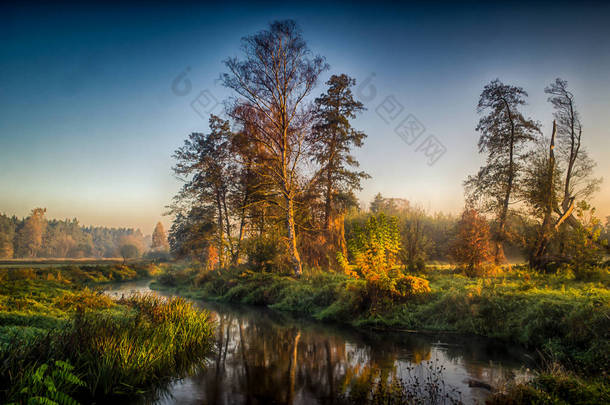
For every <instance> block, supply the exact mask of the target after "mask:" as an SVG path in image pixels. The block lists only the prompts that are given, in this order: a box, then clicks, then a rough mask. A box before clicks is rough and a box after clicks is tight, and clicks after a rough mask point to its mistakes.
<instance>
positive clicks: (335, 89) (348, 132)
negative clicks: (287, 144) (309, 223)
mask: <svg viewBox="0 0 610 405" xmlns="http://www.w3.org/2000/svg"><path fill="white" fill-rule="evenodd" d="M326 84H327V85H328V86H329V88H328V90H327V92H326V93H325V94H322V95H321V96H320V97H318V98H317V99H316V100H315V103H316V107H317V112H316V120H317V122H316V124H315V125H314V127H313V137H314V141H313V147H312V151H313V157H314V158H315V160H316V162H317V163H318V164H320V165H321V167H322V169H321V175H320V180H319V181H320V183H321V184H322V187H323V195H324V229H325V230H327V231H330V230H331V222H332V219H331V218H332V216H333V215H334V214H335V213H336V212H344V211H345V209H346V207H344V206H340V207H336V206H335V205H336V202H337V200H339V201H349V200H350V198H349V196H350V195H352V194H353V192H354V190H360V189H361V186H360V181H361V180H362V179H366V178H370V176H369V175H368V174H366V173H365V172H362V171H355V170H353V169H352V168H357V167H358V166H359V164H358V161H357V160H356V159H355V158H354V157H353V156H352V155H351V150H352V148H353V147H358V148H359V147H361V146H362V145H363V141H364V139H365V138H366V134H365V133H364V132H362V131H357V130H355V129H354V128H352V126H351V123H350V120H351V119H354V118H356V114H358V113H359V112H361V111H363V110H364V106H363V104H362V103H361V102H359V101H356V100H354V97H353V94H352V90H351V87H352V86H355V85H356V80H355V79H352V78H351V77H349V76H347V75H345V74H342V75H339V76H337V75H332V76H331V77H330V79H329V80H328V81H327V82H326Z"/></svg>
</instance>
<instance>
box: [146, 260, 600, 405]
mask: <svg viewBox="0 0 610 405" xmlns="http://www.w3.org/2000/svg"><path fill="white" fill-rule="evenodd" d="M417 276H418V277H420V278H423V279H424V281H425V280H427V281H428V282H429V286H430V290H431V291H429V292H423V293H420V294H415V295H412V296H410V297H408V298H405V299H396V298H387V297H381V298H380V297H379V296H377V295H375V290H374V289H372V288H371V287H370V286H369V285H367V283H366V282H365V281H364V280H362V279H354V278H350V277H348V276H345V275H342V274H325V273H322V274H317V275H309V276H306V277H303V278H301V279H299V280H295V279H293V278H292V277H287V276H281V275H277V274H273V273H255V272H251V271H248V270H245V269H232V270H224V271H220V272H217V271H214V272H209V273H203V272H200V271H199V270H198V269H197V268H196V267H192V266H189V265H182V266H168V267H167V268H166V269H165V271H164V273H163V274H161V275H160V276H159V277H158V279H157V281H156V282H155V283H154V284H153V288H159V289H165V290H170V291H173V292H177V293H179V294H182V295H186V296H190V297H194V298H206V299H216V300H222V301H233V302H240V303H246V304H256V305H266V306H269V307H271V308H274V309H277V310H281V311H289V312H292V313H296V314H300V315H305V316H309V317H313V318H316V319H319V320H323V321H331V322H339V323H348V324H351V325H353V326H357V327H374V328H391V329H398V330H442V331H452V332H460V333H472V334H477V335H482V336H487V337H493V338H497V339H501V340H503V341H505V342H506V343H507V344H519V345H521V346H523V347H525V348H527V349H529V350H532V351H537V352H539V353H540V354H541V359H544V361H546V362H547V363H556V364H560V365H561V367H562V368H563V369H565V370H567V371H566V372H565V373H563V374H562V376H563V377H565V376H566V375H568V376H570V375H572V376H573V375H576V376H582V377H583V378H585V380H582V381H586V382H585V383H584V387H585V388H583V389H588V388H589V387H598V385H599V387H601V388H600V390H601V391H600V392H601V393H602V398H607V395H608V390H607V389H606V387H607V386H608V385H607V378H608V377H607V375H606V374H605V373H606V372H607V370H608V368H609V365H610V357H609V356H610V355H609V353H610V290H609V289H608V287H609V284H610V277H609V275H608V269H607V268H606V269H598V271H595V272H592V273H591V274H588V275H587V277H575V275H574V273H573V272H570V271H563V272H560V273H558V274H539V273H535V272H532V271H529V270H528V269H526V268H519V267H513V268H512V269H510V270H508V269H506V270H504V271H502V272H500V273H498V274H496V275H495V276H491V277H485V278H477V277H474V278H471V277H467V276H464V275H462V274H460V273H458V272H455V271H454V270H453V269H450V268H444V269H443V268H436V269H428V270H427V271H425V272H422V273H420V274H417ZM563 377H562V378H563ZM566 378H567V377H566ZM575 378H577V379H578V377H575ZM564 380H565V378H564ZM562 381H563V380H562ZM578 381H581V380H578ZM576 385H578V384H576ZM546 386H548V384H547V385H546ZM578 386H580V385H578ZM541 387H542V386H538V388H533V389H541ZM530 388H531V387H530ZM595 389H597V388H595ZM598 391H599V390H598ZM596 392H597V391H596ZM557 395H559V394H557ZM591 395H593V396H595V395H597V394H591ZM603 395H606V397H603ZM557 398H560V397H557ZM598 398H599V396H598ZM592 403H594V402H592Z"/></svg>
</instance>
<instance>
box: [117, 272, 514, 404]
mask: <svg viewBox="0 0 610 405" xmlns="http://www.w3.org/2000/svg"><path fill="white" fill-rule="evenodd" d="M130 290H135V291H140V292H141V291H144V290H146V286H145V285H144V286H143V285H142V284H141V283H140V284H138V283H135V284H133V285H126V286H124V288H120V289H118V290H115V291H114V293H115V294H117V295H119V296H120V294H124V293H128V292H129V291H130ZM197 305H199V306H200V307H202V308H205V309H208V310H209V311H211V312H212V313H213V314H215V317H216V322H217V333H216V343H215V350H214V353H213V354H212V355H210V357H209V360H208V362H207V364H206V365H205V368H204V369H203V370H202V371H200V372H199V373H197V374H196V375H193V376H191V377H188V378H186V379H183V380H180V381H177V382H174V383H172V384H171V385H170V386H169V387H168V389H167V390H164V394H162V397H161V398H159V399H158V400H157V401H156V403H158V404H334V403H336V402H337V401H336V398H337V397H338V395H340V394H341V393H344V392H345V391H346V390H349V389H357V388H358V387H362V386H366V385H367V383H368V382H369V381H370V378H371V376H373V375H377V374H375V373H378V372H380V373H381V377H382V378H391V377H398V378H405V377H408V376H409V375H411V376H413V375H416V376H419V377H420V378H421V379H423V378H424V377H425V375H426V373H427V369H428V364H427V362H430V361H433V362H435V364H442V365H443V366H444V368H445V370H444V372H443V380H444V383H445V385H446V386H453V387H456V388H457V389H458V390H459V391H460V393H461V399H462V400H463V401H464V402H465V403H476V402H480V403H482V402H483V401H484V398H485V397H486V396H487V395H489V391H487V390H486V389H484V388H480V387H469V380H476V381H479V382H485V383H488V384H492V385H495V384H497V382H498V381H501V380H504V379H507V378H514V377H515V376H520V375H522V374H523V373H522V372H520V371H519V370H520V368H522V367H523V365H524V359H525V357H524V355H523V353H521V352H519V351H518V350H511V349H510V348H507V347H506V346H502V345H499V344H497V343H495V344H494V343H493V342H490V341H489V340H485V339H477V338H474V337H460V336H457V335H456V336H452V335H446V334H442V335H435V334H412V333H409V334H407V333H371V332H369V333H365V332H362V331H357V330H353V329H348V328H340V327H336V326H332V325H327V324H321V323H317V322H312V321H308V320H303V319H295V318H292V317H290V316H287V315H285V314H281V313H277V312H275V311H271V310H267V309H263V308H253V307H246V306H236V305H229V304H218V303H207V302H202V303H198V304H197Z"/></svg>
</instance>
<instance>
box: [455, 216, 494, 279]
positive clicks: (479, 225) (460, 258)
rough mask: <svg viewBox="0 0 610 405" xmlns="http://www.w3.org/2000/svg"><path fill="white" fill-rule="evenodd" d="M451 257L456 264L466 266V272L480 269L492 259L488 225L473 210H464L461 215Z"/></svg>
mask: <svg viewBox="0 0 610 405" xmlns="http://www.w3.org/2000/svg"><path fill="white" fill-rule="evenodd" d="M451 256H452V258H453V259H454V260H455V261H456V262H457V263H459V264H460V265H464V266H466V268H467V270H468V271H473V270H476V269H478V268H480V267H481V265H482V264H483V263H484V262H487V261H489V260H491V259H492V258H493V254H492V250H491V247H490V230H489V224H488V223H487V221H486V220H485V218H483V217H482V216H480V215H479V213H478V212H477V211H476V210H475V209H473V208H466V209H465V210H464V211H463V213H462V217H461V219H460V221H459V222H458V224H457V233H456V237H455V239H454V241H453V243H452V245H451Z"/></svg>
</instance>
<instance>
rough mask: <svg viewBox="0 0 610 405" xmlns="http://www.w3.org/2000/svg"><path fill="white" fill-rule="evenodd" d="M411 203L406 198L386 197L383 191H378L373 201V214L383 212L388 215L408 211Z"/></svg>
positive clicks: (371, 207)
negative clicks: (382, 193)
mask: <svg viewBox="0 0 610 405" xmlns="http://www.w3.org/2000/svg"><path fill="white" fill-rule="evenodd" d="M410 205H411V204H410V203H409V200H406V199H404V198H386V197H384V196H383V195H381V193H377V194H375V197H374V199H373V201H371V204H370V210H371V212H372V213H373V214H380V213H382V212H383V213H384V214H386V215H390V216H396V215H401V214H404V213H405V212H407V211H408V210H409V207H410Z"/></svg>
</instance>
